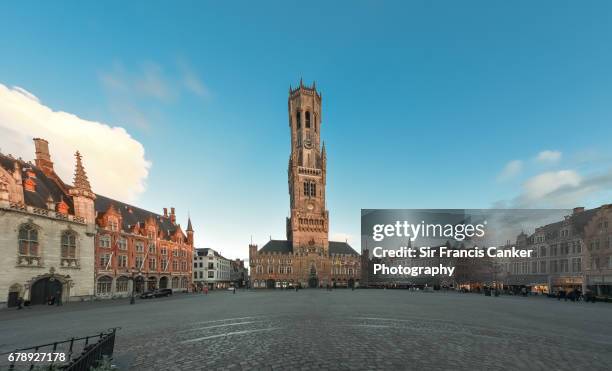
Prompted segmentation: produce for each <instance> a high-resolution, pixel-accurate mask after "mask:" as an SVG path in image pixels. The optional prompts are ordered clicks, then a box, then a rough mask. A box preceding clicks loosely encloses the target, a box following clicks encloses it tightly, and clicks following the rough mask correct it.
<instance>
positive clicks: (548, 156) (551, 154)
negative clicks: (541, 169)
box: [536, 150, 561, 162]
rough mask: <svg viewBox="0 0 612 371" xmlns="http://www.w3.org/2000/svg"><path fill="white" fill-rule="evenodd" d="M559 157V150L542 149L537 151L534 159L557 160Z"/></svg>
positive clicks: (542, 160) (543, 160)
mask: <svg viewBox="0 0 612 371" xmlns="http://www.w3.org/2000/svg"><path fill="white" fill-rule="evenodd" d="M560 159H561V152H559V151H549V150H546V151H542V152H540V153H538V156H537V157H536V160H538V161H539V162H557V161H559V160H560Z"/></svg>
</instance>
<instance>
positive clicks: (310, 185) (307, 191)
mask: <svg viewBox="0 0 612 371" xmlns="http://www.w3.org/2000/svg"><path fill="white" fill-rule="evenodd" d="M316 195H317V184H316V183H315V182H313V181H306V182H304V196H310V197H315V196H316Z"/></svg>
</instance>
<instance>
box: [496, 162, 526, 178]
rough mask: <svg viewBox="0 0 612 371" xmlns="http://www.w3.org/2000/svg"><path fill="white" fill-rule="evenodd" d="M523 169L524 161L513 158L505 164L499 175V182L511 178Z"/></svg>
mask: <svg viewBox="0 0 612 371" xmlns="http://www.w3.org/2000/svg"><path fill="white" fill-rule="evenodd" d="M522 170H523V161H521V160H512V161H510V162H508V163H507V164H506V166H504V169H503V170H502V171H501V173H499V175H498V176H497V180H498V181H499V182H503V181H506V180H510V179H512V178H514V177H515V176H517V175H518V174H519V173H520V172H521V171H522Z"/></svg>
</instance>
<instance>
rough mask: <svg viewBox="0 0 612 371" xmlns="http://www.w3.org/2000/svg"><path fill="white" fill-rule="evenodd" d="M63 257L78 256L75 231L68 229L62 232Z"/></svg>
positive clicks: (71, 257)
mask: <svg viewBox="0 0 612 371" xmlns="http://www.w3.org/2000/svg"><path fill="white" fill-rule="evenodd" d="M62 258H65V259H75V258H76V235H75V234H74V232H70V231H66V232H64V233H62Z"/></svg>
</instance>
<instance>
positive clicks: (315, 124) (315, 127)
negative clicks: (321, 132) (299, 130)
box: [312, 115, 317, 133]
mask: <svg viewBox="0 0 612 371" xmlns="http://www.w3.org/2000/svg"><path fill="white" fill-rule="evenodd" d="M313 116H314V117H313V120H312V121H313V123H314V130H315V133H316V132H317V115H313Z"/></svg>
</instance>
